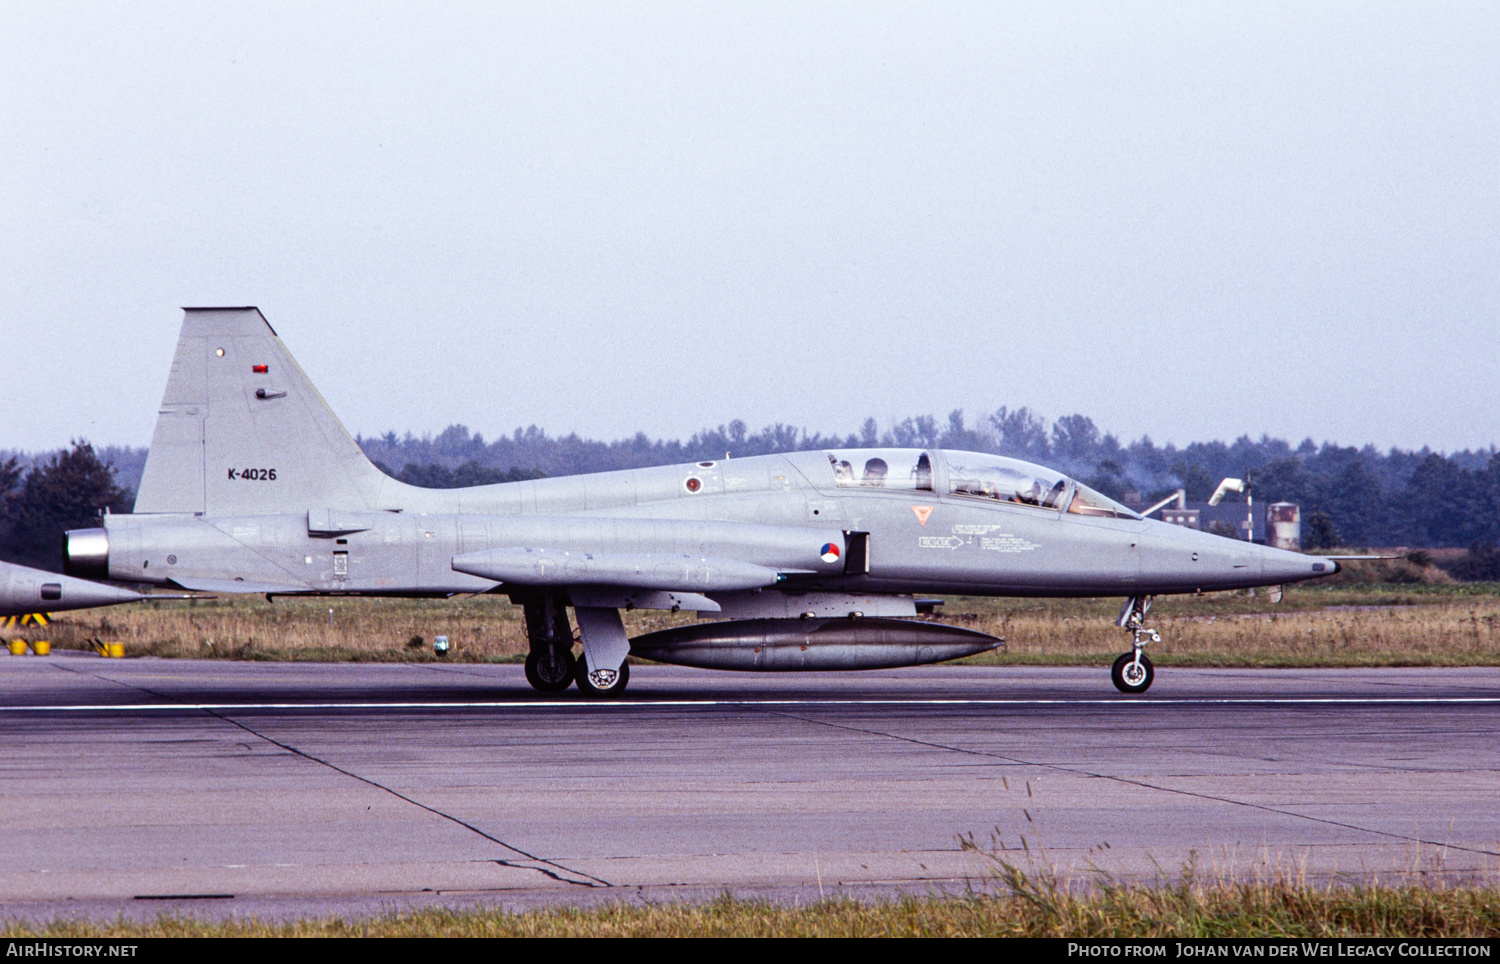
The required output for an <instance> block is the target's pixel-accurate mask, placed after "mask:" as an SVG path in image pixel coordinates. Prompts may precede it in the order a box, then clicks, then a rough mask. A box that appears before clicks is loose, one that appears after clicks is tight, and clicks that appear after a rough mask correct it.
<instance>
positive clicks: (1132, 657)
mask: <svg viewBox="0 0 1500 964" xmlns="http://www.w3.org/2000/svg"><path fill="white" fill-rule="evenodd" d="M1150 611H1151V597H1150V596H1131V597H1130V598H1129V599H1127V600H1125V607H1124V608H1123V609H1121V610H1120V618H1119V619H1118V620H1116V625H1118V626H1121V627H1123V628H1125V629H1127V630H1129V631H1130V638H1131V646H1130V652H1128V653H1123V654H1121V656H1120V658H1119V659H1117V660H1115V665H1114V666H1112V667H1111V668H1110V671H1109V678H1110V679H1111V680H1113V681H1114V684H1115V689H1117V690H1119V691H1120V692H1121V693H1144V692H1146V691H1147V690H1148V689H1150V688H1151V681H1152V680H1153V679H1155V678H1156V669H1155V668H1154V667H1153V666H1152V665H1151V660H1149V659H1147V658H1146V654H1145V653H1142V652H1141V647H1142V646H1145V645H1146V640H1145V639H1143V638H1142V637H1150V640H1151V642H1153V643H1159V642H1161V634H1160V633H1158V632H1157V631H1156V630H1154V629H1147V628H1145V626H1144V625H1143V623H1145V621H1146V613H1148V612H1150Z"/></svg>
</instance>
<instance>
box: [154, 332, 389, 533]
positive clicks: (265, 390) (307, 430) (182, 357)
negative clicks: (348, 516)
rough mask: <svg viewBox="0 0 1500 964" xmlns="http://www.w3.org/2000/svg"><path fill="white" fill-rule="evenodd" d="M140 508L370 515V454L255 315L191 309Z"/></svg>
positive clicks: (373, 493) (373, 499) (376, 491)
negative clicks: (329, 510)
mask: <svg viewBox="0 0 1500 964" xmlns="http://www.w3.org/2000/svg"><path fill="white" fill-rule="evenodd" d="M185 311H186V317H184V318H183V321H182V334H181V335H180V336H178V339H177V355H176V357H175V358H174V359H173V360H172V374H171V376H170V377H169V378H168V379H167V390H166V393H165V394H164V395H163V396H162V403H161V411H160V414H159V415H158V416H157V420H156V431H155V433H154V434H153V435H152V437H151V451H150V454H149V455H148V456H147V457H146V468H145V472H144V473H143V475H142V477H141V488H140V492H139V494H138V495H137V496H136V502H135V511H136V512H198V513H203V514H205V515H258V514H266V513H279V512H302V511H306V510H307V509H309V508H313V507H329V508H342V509H368V508H374V507H375V506H376V505H377V503H378V501H379V497H380V493H381V489H382V487H383V486H384V485H385V483H386V482H387V481H388V480H387V478H386V476H385V475H384V474H383V473H382V472H381V471H380V470H379V469H377V468H375V466H374V465H373V464H372V463H371V462H370V460H369V459H368V458H366V457H365V454H364V452H362V451H360V448H359V445H358V444H356V443H355V441H354V439H353V438H352V437H350V435H349V433H348V431H346V430H345V429H344V426H343V425H342V424H340V422H339V420H338V418H337V417H336V416H335V415H334V414H333V412H332V410H330V409H329V407H328V403H327V402H325V401H323V396H321V395H319V394H318V390H317V389H316V388H314V387H313V385H312V382H310V381H309V380H308V378H307V375H305V374H304V373H303V371H302V369H301V368H299V367H298V365H297V363H296V362H295V361H294V360H293V359H292V356H291V353H290V352H288V351H287V350H286V346H284V345H283V344H282V343H281V339H280V338H278V337H276V332H275V331H273V330H271V326H270V325H269V324H268V323H267V322H266V319H265V317H264V316H262V315H261V313H260V310H259V309H257V308H188V309H185Z"/></svg>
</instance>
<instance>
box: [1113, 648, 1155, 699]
mask: <svg viewBox="0 0 1500 964" xmlns="http://www.w3.org/2000/svg"><path fill="white" fill-rule="evenodd" d="M1109 678H1110V679H1112V680H1114V683H1115V689H1117V690H1119V691H1120V692H1121V693H1144V692H1146V690H1148V689H1150V688H1151V681H1152V680H1153V679H1155V678H1156V668H1155V667H1153V666H1152V665H1151V660H1149V659H1147V658H1146V654H1145V653H1142V652H1141V651H1140V650H1136V651H1135V652H1133V653H1121V654H1120V658H1119V659H1117V660H1115V665H1114V666H1113V667H1111V668H1110V671H1109Z"/></svg>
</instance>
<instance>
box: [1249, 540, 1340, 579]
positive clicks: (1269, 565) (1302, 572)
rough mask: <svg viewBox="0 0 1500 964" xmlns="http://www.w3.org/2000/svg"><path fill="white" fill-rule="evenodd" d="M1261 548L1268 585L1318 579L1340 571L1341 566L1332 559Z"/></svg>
mask: <svg viewBox="0 0 1500 964" xmlns="http://www.w3.org/2000/svg"><path fill="white" fill-rule="evenodd" d="M1259 548H1260V550H1261V552H1262V553H1263V556H1262V557H1261V576H1262V578H1263V579H1265V582H1266V584H1267V585H1277V584H1280V583H1287V582H1300V581H1302V580H1303V579H1317V578H1318V577H1319V576H1331V575H1333V574H1334V573H1336V572H1338V571H1339V564H1338V563H1337V562H1335V561H1334V560H1332V559H1322V558H1319V557H1318V556H1306V555H1303V554H1302V553H1300V552H1292V551H1290V550H1287V549H1272V548H1269V547H1266V546H1261V547H1259Z"/></svg>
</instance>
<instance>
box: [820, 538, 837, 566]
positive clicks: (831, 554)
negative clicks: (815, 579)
mask: <svg viewBox="0 0 1500 964" xmlns="http://www.w3.org/2000/svg"><path fill="white" fill-rule="evenodd" d="M819 552H820V553H822V556H823V561H824V562H838V561H839V547H838V546H836V545H834V544H833V543H831V542H825V543H823V548H822V549H820V550H819Z"/></svg>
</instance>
